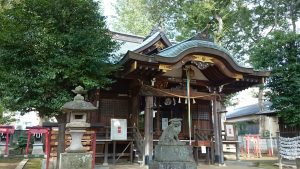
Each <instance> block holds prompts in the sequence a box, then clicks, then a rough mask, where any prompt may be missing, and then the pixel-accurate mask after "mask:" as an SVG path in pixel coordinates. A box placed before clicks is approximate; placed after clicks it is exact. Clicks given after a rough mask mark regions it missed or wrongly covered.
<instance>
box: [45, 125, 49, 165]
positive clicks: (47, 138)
mask: <svg viewBox="0 0 300 169" xmlns="http://www.w3.org/2000/svg"><path fill="white" fill-rule="evenodd" d="M49 148H50V147H49V130H48V129H47V132H46V148H45V149H46V169H49V159H50V149H49Z"/></svg>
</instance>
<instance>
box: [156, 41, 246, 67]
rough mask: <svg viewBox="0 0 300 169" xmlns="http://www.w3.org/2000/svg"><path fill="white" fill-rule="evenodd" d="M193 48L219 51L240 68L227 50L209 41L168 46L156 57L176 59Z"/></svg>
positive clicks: (185, 42) (186, 42)
mask: <svg viewBox="0 0 300 169" xmlns="http://www.w3.org/2000/svg"><path fill="white" fill-rule="evenodd" d="M195 47H206V48H211V49H216V50H218V51H221V52H223V53H225V54H227V55H228V56H230V57H231V59H232V60H233V61H234V62H235V63H236V64H237V65H239V66H241V65H240V64H239V63H238V62H237V61H236V60H234V57H233V56H232V55H231V54H230V52H229V51H228V50H226V49H225V48H223V47H221V46H219V45H217V44H215V43H214V42H210V41H205V40H187V41H184V42H182V43H178V44H176V45H173V46H170V47H168V48H166V49H164V50H162V51H160V52H159V53H158V54H157V55H159V56H162V57H169V58H172V57H177V56H178V55H179V54H180V53H182V52H184V51H186V50H188V49H191V48H195Z"/></svg>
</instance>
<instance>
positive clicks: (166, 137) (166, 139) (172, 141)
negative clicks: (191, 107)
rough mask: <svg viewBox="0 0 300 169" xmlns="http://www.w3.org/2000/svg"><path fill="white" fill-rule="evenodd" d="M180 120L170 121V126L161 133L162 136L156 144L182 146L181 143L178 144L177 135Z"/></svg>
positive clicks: (179, 128)
mask: <svg viewBox="0 0 300 169" xmlns="http://www.w3.org/2000/svg"><path fill="white" fill-rule="evenodd" d="M181 120H182V119H178V118H175V119H171V120H170V121H169V122H170V125H169V126H168V127H167V128H166V129H165V130H164V131H163V133H162V135H161V136H160V138H159V142H158V144H160V145H183V144H184V143H183V142H180V140H179V138H178V134H179V133H180V131H181Z"/></svg>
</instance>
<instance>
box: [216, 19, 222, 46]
mask: <svg viewBox="0 0 300 169" xmlns="http://www.w3.org/2000/svg"><path fill="white" fill-rule="evenodd" d="M215 19H216V20H217V21H218V24H219V25H218V31H217V33H216V39H217V43H219V42H220V41H221V39H222V32H223V25H224V23H223V20H222V18H221V16H220V15H215Z"/></svg>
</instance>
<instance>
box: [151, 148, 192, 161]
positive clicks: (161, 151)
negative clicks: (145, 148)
mask: <svg viewBox="0 0 300 169" xmlns="http://www.w3.org/2000/svg"><path fill="white" fill-rule="evenodd" d="M154 156H155V158H154V160H155V161H160V162H180V161H182V162H195V160H194V157H193V148H192V147H191V146H188V145H159V144H158V145H156V146H155V149H154Z"/></svg>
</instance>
